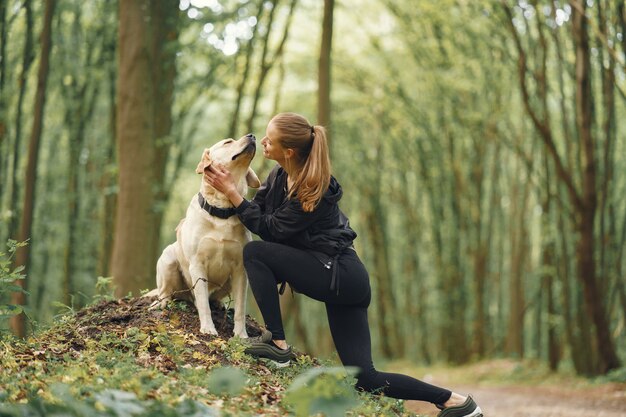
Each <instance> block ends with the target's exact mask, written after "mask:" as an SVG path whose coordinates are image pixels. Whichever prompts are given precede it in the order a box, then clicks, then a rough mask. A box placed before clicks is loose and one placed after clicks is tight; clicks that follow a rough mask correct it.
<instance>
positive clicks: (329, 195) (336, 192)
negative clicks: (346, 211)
mask: <svg viewBox="0 0 626 417" xmlns="http://www.w3.org/2000/svg"><path fill="white" fill-rule="evenodd" d="M342 195H343V190H342V188H341V185H339V182H337V180H336V179H335V177H333V176H331V177H330V184H329V185H328V190H326V193H324V200H326V201H328V202H329V203H337V202H338V201H339V200H341V196H342Z"/></svg>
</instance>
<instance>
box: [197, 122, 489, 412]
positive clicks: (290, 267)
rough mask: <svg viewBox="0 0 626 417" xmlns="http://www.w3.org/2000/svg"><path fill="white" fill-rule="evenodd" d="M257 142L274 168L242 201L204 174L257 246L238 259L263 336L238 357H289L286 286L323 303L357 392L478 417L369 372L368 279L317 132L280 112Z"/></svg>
mask: <svg viewBox="0 0 626 417" xmlns="http://www.w3.org/2000/svg"><path fill="white" fill-rule="evenodd" d="M261 144H262V145H263V156H264V157H265V158H268V159H272V160H274V161H276V162H277V163H278V165H277V166H276V167H275V168H274V169H273V170H272V172H270V174H269V176H268V178H267V180H266V181H265V183H264V184H263V185H262V186H261V188H260V189H259V190H258V192H257V194H256V196H255V197H254V199H253V200H252V201H248V200H246V199H244V198H243V197H242V196H241V195H240V194H239V192H238V191H237V189H236V187H235V184H234V182H233V180H232V178H231V177H230V173H229V172H228V171H227V170H225V169H224V168H223V167H219V166H218V167H211V170H210V172H208V173H207V174H206V175H207V180H208V181H209V183H210V184H211V185H212V186H213V187H215V188H216V189H218V190H219V191H221V192H223V193H224V194H226V196H227V197H228V198H229V200H230V201H231V203H232V204H233V205H234V206H235V207H236V208H237V214H238V215H239V218H240V219H241V221H242V222H243V224H244V225H245V226H246V227H247V228H248V229H249V230H250V231H251V232H253V233H255V234H257V235H259V236H260V237H261V238H262V239H263V240H262V241H253V242H250V243H248V244H247V245H246V246H245V248H244V251H243V257H244V265H245V268H246V272H247V273H248V280H249V282H250V287H251V288H252V292H253V294H254V298H255V299H256V302H257V304H258V305H259V309H260V310H261V314H262V315H263V319H264V321H265V325H266V327H267V330H268V332H267V333H266V334H264V335H263V336H261V337H260V338H259V339H258V340H256V341H254V342H252V343H251V345H250V346H249V347H248V349H247V350H246V351H247V352H248V353H250V354H252V355H255V356H258V357H264V358H269V359H272V360H274V361H275V362H278V363H283V364H288V362H289V360H290V359H291V358H292V357H293V354H292V351H291V347H290V346H288V345H287V342H286V340H285V333H284V331H283V324H282V320H281V314H280V304H279V298H278V297H279V293H282V291H284V287H285V283H289V285H290V286H291V287H292V288H293V289H294V290H295V291H297V292H299V293H302V294H305V295H307V296H309V297H311V298H313V299H316V300H318V301H322V302H324V303H325V305H326V312H327V315H328V323H329V325H330V331H331V334H332V337H333V341H334V343H335V347H336V349H337V352H338V354H339V358H340V359H341V362H342V363H343V364H344V366H355V367H357V368H358V369H359V372H358V374H357V384H356V387H357V388H358V389H363V390H365V391H369V392H382V393H384V394H385V395H387V396H389V397H393V398H400V399H407V400H422V401H428V402H431V403H433V404H435V405H436V406H437V407H439V408H440V409H442V410H443V411H442V412H441V413H440V414H439V415H440V416H446V417H470V416H471V417H478V416H482V412H481V409H480V407H478V406H477V405H476V403H475V402H474V401H473V400H472V398H471V397H469V396H468V397H464V396H462V395H459V394H456V393H453V392H451V391H449V390H446V389H443V388H439V387H436V386H433V385H430V384H427V383H425V382H422V381H419V380H417V379H414V378H411V377H409V376H406V375H400V374H391V373H384V372H379V371H377V370H376V369H375V368H374V364H373V362H372V355H371V340H370V332H369V325H368V321H367V307H368V306H369V303H370V298H371V291H370V285H369V275H368V273H367V271H366V269H365V267H364V266H363V264H362V263H361V261H360V259H359V257H358V256H357V254H356V252H355V251H354V248H353V246H352V242H353V240H354V239H355V238H356V233H355V232H354V231H353V230H352V229H351V228H350V226H349V225H348V221H347V219H346V217H345V216H344V215H343V213H342V212H341V211H340V210H339V207H338V205H337V203H338V201H339V199H340V198H341V195H342V189H341V186H340V185H339V183H338V182H337V180H336V179H335V178H334V177H332V176H331V174H330V158H329V153H328V144H327V141H326V132H325V129H324V128H323V127H322V126H311V125H310V124H309V122H308V121H307V120H306V119H305V118H304V117H302V116H300V115H298V114H295V113H281V114H278V115H276V116H275V117H274V118H272V120H271V121H270V122H269V124H268V126H267V131H266V135H265V137H264V138H263V140H261ZM278 284H281V289H280V290H279V291H277V289H276V287H277V285H278ZM270 332H271V333H270Z"/></svg>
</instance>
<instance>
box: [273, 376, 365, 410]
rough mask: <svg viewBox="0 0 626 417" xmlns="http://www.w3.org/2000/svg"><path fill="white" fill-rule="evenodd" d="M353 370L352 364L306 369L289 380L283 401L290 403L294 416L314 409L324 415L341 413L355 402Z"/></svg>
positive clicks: (357, 403) (354, 404) (356, 403)
mask: <svg viewBox="0 0 626 417" xmlns="http://www.w3.org/2000/svg"><path fill="white" fill-rule="evenodd" d="M355 373H356V369H353V368H352V369H348V368H336V367H331V368H325V367H322V368H314V369H310V370H308V371H306V372H304V373H303V374H301V375H300V376H298V377H297V378H296V379H295V380H294V381H293V383H292V384H291V386H290V387H289V389H288V390H287V395H286V396H285V402H286V403H287V404H289V405H291V407H292V408H293V409H294V411H295V414H296V416H298V417H307V416H310V415H314V414H318V413H322V414H323V415H325V416H341V415H345V413H346V412H347V411H349V410H350V409H352V408H354V407H356V406H357V405H359V402H358V399H357V395H356V391H355V390H354V387H353V383H352V382H353V381H352V380H353V378H351V376H352V375H354V374H355Z"/></svg>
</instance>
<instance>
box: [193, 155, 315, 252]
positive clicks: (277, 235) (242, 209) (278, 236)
mask: <svg viewBox="0 0 626 417" xmlns="http://www.w3.org/2000/svg"><path fill="white" fill-rule="evenodd" d="M273 173H274V172H272V173H270V175H269V176H268V180H267V181H266V182H265V183H264V184H263V186H262V187H261V188H260V189H259V191H258V192H257V195H256V196H255V197H254V200H253V201H248V200H246V199H245V198H243V197H242V196H241V194H239V191H237V187H236V185H235V182H234V181H233V179H232V176H231V175H230V172H229V171H228V170H227V169H226V168H224V167H221V166H213V165H211V167H210V168H209V172H207V173H206V174H205V175H206V178H207V181H208V183H209V184H210V185H211V186H212V187H214V188H215V189H216V190H218V191H220V192H222V193H224V194H225V195H226V196H227V197H228V199H229V200H230V202H231V203H232V204H233V205H234V206H235V207H236V208H237V214H238V215H239V219H240V220H241V222H242V223H243V224H244V226H246V228H247V229H248V230H250V231H251V232H252V233H254V234H256V235H258V236H260V237H261V239H263V240H266V241H270V242H280V241H284V240H287V239H289V238H290V237H291V236H293V235H294V234H296V233H298V232H300V231H302V230H304V229H306V228H307V227H309V225H311V223H313V222H314V221H315V220H316V219H317V217H318V216H319V210H317V209H316V210H314V211H312V212H305V211H304V210H303V209H302V205H301V204H300V202H299V201H298V200H297V199H290V200H289V201H288V202H287V203H285V204H283V205H282V206H281V207H279V208H278V209H276V210H275V211H274V212H273V213H266V212H265V210H264V206H265V204H264V202H265V200H264V198H265V194H266V193H267V189H268V187H269V186H270V183H271V181H270V180H271V178H272V174H273ZM320 204H323V201H322V202H320Z"/></svg>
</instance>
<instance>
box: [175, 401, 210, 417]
mask: <svg viewBox="0 0 626 417" xmlns="http://www.w3.org/2000/svg"><path fill="white" fill-rule="evenodd" d="M176 414H177V415H178V416H179V417H219V415H220V413H219V411H218V410H216V409H215V408H212V407H209V406H207V405H205V404H202V403H201V402H198V401H192V400H189V399H187V400H185V401H183V402H181V403H180V404H178V406H177V407H176Z"/></svg>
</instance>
